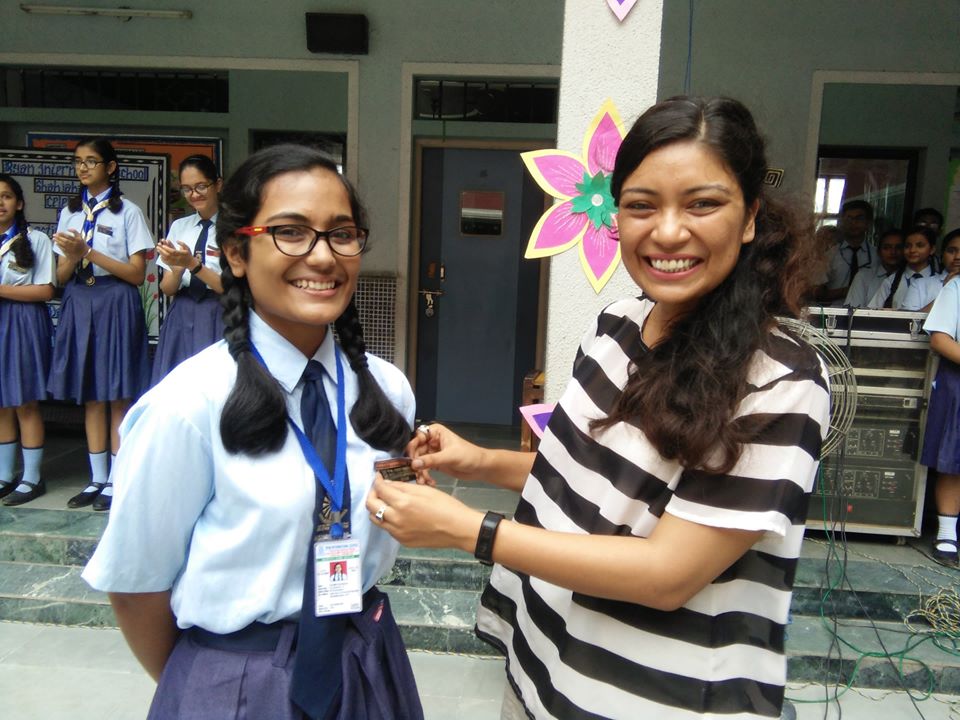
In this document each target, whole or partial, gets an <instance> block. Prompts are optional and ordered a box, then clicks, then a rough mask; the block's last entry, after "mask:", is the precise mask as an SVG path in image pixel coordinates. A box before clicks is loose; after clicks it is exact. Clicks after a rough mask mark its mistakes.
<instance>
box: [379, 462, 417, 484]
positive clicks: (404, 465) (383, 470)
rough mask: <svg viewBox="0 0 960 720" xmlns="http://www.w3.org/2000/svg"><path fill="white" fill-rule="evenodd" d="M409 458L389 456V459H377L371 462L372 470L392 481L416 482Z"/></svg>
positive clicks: (415, 474)
mask: <svg viewBox="0 0 960 720" xmlns="http://www.w3.org/2000/svg"><path fill="white" fill-rule="evenodd" d="M410 461H411V459H410V458H408V457H398V458H390V459H389V460H377V461H376V462H375V463H374V464H373V470H374V472H378V473H380V474H381V475H383V479H384V480H393V481H394V482H416V480H417V473H416V472H414V470H413V468H412V467H410Z"/></svg>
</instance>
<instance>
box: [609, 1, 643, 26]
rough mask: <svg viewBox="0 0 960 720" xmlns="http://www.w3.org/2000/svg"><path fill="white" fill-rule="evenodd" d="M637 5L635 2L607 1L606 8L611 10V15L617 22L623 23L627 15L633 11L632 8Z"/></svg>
mask: <svg viewBox="0 0 960 720" xmlns="http://www.w3.org/2000/svg"><path fill="white" fill-rule="evenodd" d="M636 4H637V0H607V6H608V7H609V8H610V9H611V10H613V14H614V15H616V16H617V20H619V21H620V22H623V21H624V19H625V18H626V17H627V13H629V12H630V11H631V10H633V6H634V5H636Z"/></svg>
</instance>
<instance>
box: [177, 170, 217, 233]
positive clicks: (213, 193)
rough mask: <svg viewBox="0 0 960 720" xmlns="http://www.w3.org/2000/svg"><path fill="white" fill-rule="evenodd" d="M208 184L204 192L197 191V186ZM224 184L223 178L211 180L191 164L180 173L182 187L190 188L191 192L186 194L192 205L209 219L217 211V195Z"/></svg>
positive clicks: (203, 216)
mask: <svg viewBox="0 0 960 720" xmlns="http://www.w3.org/2000/svg"><path fill="white" fill-rule="evenodd" d="M203 185H206V186H208V187H206V188H205V190H204V191H203V192H197V191H196V190H195V188H196V187H197V186H203ZM222 186H223V181H222V180H211V179H210V178H208V177H207V176H206V175H204V174H203V173H202V172H200V171H199V170H197V168H195V167H192V166H190V165H188V166H186V167H184V168H183V171H182V172H181V173H180V187H181V189H182V188H190V189H191V192H188V193H186V194H185V195H184V198H186V200H187V202H188V203H190V207H192V208H193V209H194V210H196V211H197V212H198V213H199V214H200V217H202V218H204V219H205V220H209V219H210V218H212V217H213V216H214V215H215V214H216V213H217V197H218V195H219V193H220V188H221V187H222Z"/></svg>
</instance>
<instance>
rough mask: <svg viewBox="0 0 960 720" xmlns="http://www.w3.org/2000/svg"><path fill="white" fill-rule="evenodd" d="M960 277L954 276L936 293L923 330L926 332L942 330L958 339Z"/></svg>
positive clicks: (959, 331)
mask: <svg viewBox="0 0 960 720" xmlns="http://www.w3.org/2000/svg"><path fill="white" fill-rule="evenodd" d="M958 318H960V278H954V279H953V280H951V281H950V282H948V283H947V284H946V285H944V287H943V289H942V290H941V291H940V294H939V295H937V299H936V301H935V302H934V303H933V307H932V308H930V314H929V315H927V319H926V322H924V323H923V330H924V332H927V333H935V332H942V333H944V334H946V335H949V336H950V337H952V338H953V339H954V340H958V339H960V327H958V325H960V322H958Z"/></svg>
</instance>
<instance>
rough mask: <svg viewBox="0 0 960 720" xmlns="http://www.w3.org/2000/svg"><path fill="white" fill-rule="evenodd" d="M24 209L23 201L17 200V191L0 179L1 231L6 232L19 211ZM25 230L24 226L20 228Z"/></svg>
mask: <svg viewBox="0 0 960 720" xmlns="http://www.w3.org/2000/svg"><path fill="white" fill-rule="evenodd" d="M22 209H23V203H22V202H21V201H20V200H17V195H16V193H14V192H13V188H12V187H10V185H8V184H7V183H5V182H3V181H0V233H3V232H6V231H7V230H9V229H10V226H11V225H13V221H14V220H15V219H16V217H17V211H18V210H22ZM20 231H21V232H22V231H23V228H20Z"/></svg>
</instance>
